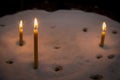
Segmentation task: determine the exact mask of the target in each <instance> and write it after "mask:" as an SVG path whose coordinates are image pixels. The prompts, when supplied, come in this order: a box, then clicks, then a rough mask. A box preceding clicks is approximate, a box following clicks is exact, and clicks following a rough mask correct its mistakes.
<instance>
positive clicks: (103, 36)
mask: <svg viewBox="0 0 120 80" xmlns="http://www.w3.org/2000/svg"><path fill="white" fill-rule="evenodd" d="M105 35H106V23H105V22H103V24H102V34H101V42H100V47H104V41H105Z"/></svg>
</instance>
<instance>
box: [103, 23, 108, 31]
mask: <svg viewBox="0 0 120 80" xmlns="http://www.w3.org/2000/svg"><path fill="white" fill-rule="evenodd" d="M106 29H107V26H106V23H105V22H103V24H102V30H103V31H106Z"/></svg>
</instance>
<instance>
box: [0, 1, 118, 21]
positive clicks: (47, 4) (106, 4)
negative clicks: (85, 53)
mask: <svg viewBox="0 0 120 80" xmlns="http://www.w3.org/2000/svg"><path fill="white" fill-rule="evenodd" d="M119 7H120V4H119V1H117V0H0V17H1V16H5V15H7V14H13V13H16V12H18V11H23V10H27V9H34V8H37V9H43V10H46V11H50V12H51V11H55V10H59V9H66V10H70V9H78V10H84V11H87V12H95V13H98V14H102V15H105V16H108V17H110V18H112V19H114V20H116V21H118V22H120V11H119V10H120V9H119Z"/></svg>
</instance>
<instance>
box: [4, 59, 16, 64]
mask: <svg viewBox="0 0 120 80" xmlns="http://www.w3.org/2000/svg"><path fill="white" fill-rule="evenodd" d="M6 63H7V64H13V63H14V62H13V61H12V60H8V61H6Z"/></svg>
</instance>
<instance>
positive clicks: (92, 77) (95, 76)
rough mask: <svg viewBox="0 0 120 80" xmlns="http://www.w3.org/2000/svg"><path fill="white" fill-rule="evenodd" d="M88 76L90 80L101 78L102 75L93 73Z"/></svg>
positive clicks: (100, 79) (99, 79)
mask: <svg viewBox="0 0 120 80" xmlns="http://www.w3.org/2000/svg"><path fill="white" fill-rule="evenodd" d="M90 78H91V79H92V80H102V79H103V76H102V75H100V74H95V75H91V76H90Z"/></svg>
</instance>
